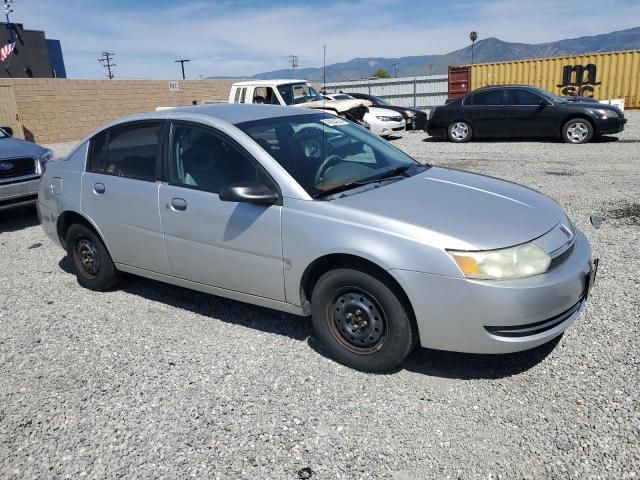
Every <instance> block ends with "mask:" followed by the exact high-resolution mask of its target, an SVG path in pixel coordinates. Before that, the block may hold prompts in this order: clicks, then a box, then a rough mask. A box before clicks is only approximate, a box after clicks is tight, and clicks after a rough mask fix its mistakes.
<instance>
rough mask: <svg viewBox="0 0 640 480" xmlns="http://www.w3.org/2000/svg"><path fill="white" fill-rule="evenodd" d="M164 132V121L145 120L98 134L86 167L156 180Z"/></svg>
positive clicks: (110, 173)
mask: <svg viewBox="0 0 640 480" xmlns="http://www.w3.org/2000/svg"><path fill="white" fill-rule="evenodd" d="M161 131H162V123H161V122H145V123H137V124H130V125H123V126H119V127H115V128H112V129H109V130H106V131H104V132H101V133H99V134H98V135H96V136H95V137H94V138H93V139H92V141H91V149H90V152H91V153H90V156H89V163H88V165H87V170H88V171H90V172H93V173H102V174H106V175H115V176H118V177H126V178H134V179H138V180H147V181H154V180H155V179H156V167H157V165H158V161H159V151H160V136H161Z"/></svg>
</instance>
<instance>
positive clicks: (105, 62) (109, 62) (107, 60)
mask: <svg viewBox="0 0 640 480" xmlns="http://www.w3.org/2000/svg"><path fill="white" fill-rule="evenodd" d="M114 55H115V54H114V53H113V52H102V54H101V56H100V57H99V58H98V61H99V62H100V63H101V64H102V66H103V67H104V68H106V69H107V78H109V80H112V79H113V77H114V76H115V75H114V74H113V71H112V70H111V68H112V67H115V66H116V64H115V63H113V57H114Z"/></svg>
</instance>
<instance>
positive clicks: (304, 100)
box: [229, 80, 370, 123]
mask: <svg viewBox="0 0 640 480" xmlns="http://www.w3.org/2000/svg"><path fill="white" fill-rule="evenodd" d="M229 103H265V104H272V105H291V106H294V107H304V108H314V109H317V110H322V111H325V112H327V113H331V114H333V115H338V116H341V117H344V118H346V119H348V120H351V121H353V122H359V123H361V122H362V119H363V117H364V115H365V113H367V106H368V105H370V102H368V101H367V100H358V99H355V98H354V99H350V100H326V99H325V98H323V97H322V95H320V94H319V93H318V92H317V91H316V89H315V88H313V85H311V84H310V83H309V82H307V81H306V80H251V81H247V82H238V83H234V84H233V85H232V86H231V91H230V92H229Z"/></svg>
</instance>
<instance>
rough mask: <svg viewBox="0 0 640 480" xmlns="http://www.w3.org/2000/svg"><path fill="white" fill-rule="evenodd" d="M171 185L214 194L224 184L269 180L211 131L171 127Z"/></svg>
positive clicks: (254, 164)
mask: <svg viewBox="0 0 640 480" xmlns="http://www.w3.org/2000/svg"><path fill="white" fill-rule="evenodd" d="M171 145H172V146H171V184H172V185H179V186H183V187H190V188H195V189H198V190H205V191H207V192H211V193H218V192H219V191H220V189H221V188H222V187H224V186H226V185H230V184H232V183H240V182H258V183H262V184H266V185H267V186H270V187H272V186H273V182H272V180H271V178H270V177H269V176H268V175H267V174H266V173H265V172H264V170H263V169H262V167H260V166H259V165H258V164H257V163H255V161H253V159H250V158H249V156H248V154H246V153H245V152H243V151H241V150H240V149H239V148H238V147H237V146H236V145H235V144H233V143H231V142H230V141H228V140H226V139H225V138H224V137H222V136H220V135H218V134H216V133H214V132H213V131H212V130H209V129H205V128H201V127H196V126H193V125H181V124H175V125H174V127H173V142H172V144H171Z"/></svg>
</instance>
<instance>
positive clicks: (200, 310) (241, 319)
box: [59, 256, 561, 380]
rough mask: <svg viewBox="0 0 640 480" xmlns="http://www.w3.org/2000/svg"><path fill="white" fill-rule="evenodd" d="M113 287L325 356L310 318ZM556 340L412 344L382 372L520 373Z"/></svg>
mask: <svg viewBox="0 0 640 480" xmlns="http://www.w3.org/2000/svg"><path fill="white" fill-rule="evenodd" d="M59 266H60V268H61V269H62V270H64V271H65V272H67V273H69V274H73V272H72V269H71V260H70V258H69V257H66V256H65V257H63V258H62V260H60V262H59ZM118 288H119V289H120V290H122V291H124V292H127V293H129V294H131V295H136V296H139V297H142V298H144V299H147V300H151V301H154V302H159V303H163V304H165V305H168V306H171V307H174V308H178V309H182V310H186V311H188V312H191V313H195V314H197V315H201V316H203V317H210V318H215V319H216V320H220V321H222V322H225V323H229V324H234V325H240V326H243V327H246V328H252V329H254V330H259V331H261V332H265V333H269V334H274V335H281V336H286V337H289V338H292V339H294V340H298V341H301V342H302V341H306V342H307V345H308V346H309V347H310V348H311V349H312V350H314V351H315V352H316V353H317V354H319V355H321V356H323V357H325V358H331V357H330V355H329V353H328V352H327V351H326V349H325V348H324V346H323V345H322V344H321V343H320V342H319V341H318V340H317V338H316V337H315V336H314V335H313V326H312V323H311V317H300V316H298V315H292V314H289V313H284V312H279V311H277V310H272V309H269V308H263V307H258V306H255V305H250V304H247V303H243V302H238V301H235V300H230V299H227V298H223V297H217V296H215V295H210V294H207V293H202V292H198V291H195V290H189V289H187V288H182V287H178V286H174V285H169V284H167V283H162V282H158V281H155V280H150V279H146V278H143V277H138V276H135V275H126V276H125V279H124V281H123V283H122V284H121V285H120V286H119V287H118ZM560 338H561V337H557V338H556V339H554V340H552V341H551V342H548V343H546V344H544V345H542V346H540V347H537V348H534V349H532V350H528V351H525V352H519V353H511V354H505V355H476V354H466V353H455V352H445V351H441V350H432V349H427V348H420V347H416V348H415V349H414V351H413V352H412V353H411V354H410V355H409V357H407V359H406V360H405V361H404V362H402V363H401V364H400V366H399V367H397V368H396V369H394V370H392V371H391V372H388V374H394V373H398V372H400V371H402V370H406V371H409V372H413V373H418V374H421V375H425V376H430V377H440V378H448V379H458V380H475V379H499V378H504V377H509V376H512V375H517V374H519V373H522V372H525V371H527V370H529V369H530V368H532V367H534V366H536V365H537V364H538V363H540V362H541V361H542V360H544V359H545V358H546V357H547V356H548V355H549V354H550V353H551V352H552V351H553V349H554V348H555V347H556V345H557V344H558V343H559V341H560Z"/></svg>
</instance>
